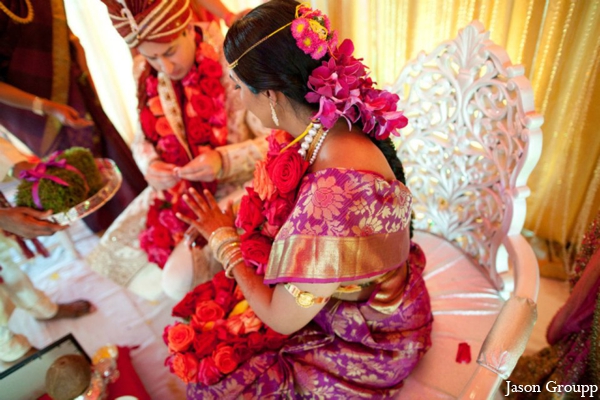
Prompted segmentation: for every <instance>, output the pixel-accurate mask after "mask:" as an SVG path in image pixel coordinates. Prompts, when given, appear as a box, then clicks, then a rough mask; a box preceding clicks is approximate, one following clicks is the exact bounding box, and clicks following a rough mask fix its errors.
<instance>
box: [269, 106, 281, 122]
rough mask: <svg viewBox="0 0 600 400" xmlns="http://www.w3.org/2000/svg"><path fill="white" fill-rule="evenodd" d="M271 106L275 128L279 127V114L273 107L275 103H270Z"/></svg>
mask: <svg viewBox="0 0 600 400" xmlns="http://www.w3.org/2000/svg"><path fill="white" fill-rule="evenodd" d="M269 104H270V105H271V118H273V122H275V126H279V118H277V113H276V112H275V107H273V103H272V102H269Z"/></svg>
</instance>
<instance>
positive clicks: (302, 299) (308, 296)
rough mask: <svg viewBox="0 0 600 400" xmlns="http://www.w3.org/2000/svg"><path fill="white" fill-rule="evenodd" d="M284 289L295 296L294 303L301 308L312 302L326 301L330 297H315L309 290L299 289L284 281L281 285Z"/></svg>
mask: <svg viewBox="0 0 600 400" xmlns="http://www.w3.org/2000/svg"><path fill="white" fill-rule="evenodd" d="M283 287H285V289H286V290H287V291H288V292H290V294H291V295H292V296H294V297H295V298H296V304H298V305H299V306H300V307H302V308H309V307H311V306H313V305H314V304H322V303H327V302H328V301H329V299H330V298H331V297H316V296H315V295H314V294H312V293H311V292H306V291H304V290H301V289H300V288H299V287H298V286H296V285H292V284H291V283H286V284H285V285H283Z"/></svg>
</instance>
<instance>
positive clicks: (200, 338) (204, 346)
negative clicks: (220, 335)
mask: <svg viewBox="0 0 600 400" xmlns="http://www.w3.org/2000/svg"><path fill="white" fill-rule="evenodd" d="M216 344H217V333H216V332H215V331H206V332H202V333H200V334H199V335H196V337H195V338H194V350H195V351H196V355H197V356H198V357H200V358H202V357H205V356H207V355H209V354H210V353H211V352H212V351H213V349H214V348H215V345H216Z"/></svg>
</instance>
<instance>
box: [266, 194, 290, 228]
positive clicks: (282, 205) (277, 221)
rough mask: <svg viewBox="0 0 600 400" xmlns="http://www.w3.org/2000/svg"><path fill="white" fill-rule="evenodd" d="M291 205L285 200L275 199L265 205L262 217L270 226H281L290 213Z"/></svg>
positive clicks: (281, 198)
mask: <svg viewBox="0 0 600 400" xmlns="http://www.w3.org/2000/svg"><path fill="white" fill-rule="evenodd" d="M292 208H293V204H292V202H291V201H289V200H288V199H286V198H283V197H275V198H274V199H273V200H271V201H267V202H266V203H265V211H264V216H265V217H266V218H267V221H268V222H269V224H271V225H275V226H281V225H283V223H284V222H285V221H286V220H287V218H288V217H289V215H290V213H291V212H292Z"/></svg>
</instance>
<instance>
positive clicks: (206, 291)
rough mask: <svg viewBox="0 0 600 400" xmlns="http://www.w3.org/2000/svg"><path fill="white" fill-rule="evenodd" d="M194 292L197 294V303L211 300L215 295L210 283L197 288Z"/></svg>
mask: <svg viewBox="0 0 600 400" xmlns="http://www.w3.org/2000/svg"><path fill="white" fill-rule="evenodd" d="M193 292H194V293H195V294H196V296H197V297H196V301H198V302H200V301H206V300H210V299H212V298H213V296H214V295H215V289H214V288H213V285H212V282H210V281H208V282H204V283H203V284H201V285H198V286H196V287H195V288H194V290H193Z"/></svg>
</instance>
